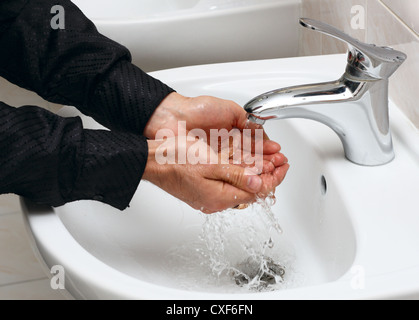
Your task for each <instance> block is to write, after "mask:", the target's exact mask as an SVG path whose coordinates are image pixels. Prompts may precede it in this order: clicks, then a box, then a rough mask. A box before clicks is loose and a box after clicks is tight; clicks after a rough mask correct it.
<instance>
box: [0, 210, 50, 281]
mask: <svg viewBox="0 0 419 320" xmlns="http://www.w3.org/2000/svg"><path fill="white" fill-rule="evenodd" d="M45 276H46V275H45V273H44V271H43V269H42V268H41V265H40V263H39V262H38V260H37V259H36V257H35V255H34V253H33V251H32V248H31V246H30V244H29V241H28V237H27V234H26V230H25V227H24V224H23V218H22V215H21V214H20V213H15V214H8V215H2V216H0V286H1V285H7V284H13V283H16V282H22V281H28V280H33V279H40V278H44V277H45Z"/></svg>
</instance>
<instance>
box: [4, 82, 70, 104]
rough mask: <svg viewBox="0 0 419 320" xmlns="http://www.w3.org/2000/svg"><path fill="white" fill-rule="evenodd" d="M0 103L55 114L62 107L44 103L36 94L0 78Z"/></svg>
mask: <svg viewBox="0 0 419 320" xmlns="http://www.w3.org/2000/svg"><path fill="white" fill-rule="evenodd" d="M0 98H1V99H0V101H1V102H4V103H7V104H8V105H10V106H12V107H20V106H24V105H30V106H39V107H42V108H45V109H47V110H50V111H52V112H57V111H58V110H60V109H61V108H62V106H60V105H57V104H54V103H51V102H48V101H45V100H44V99H42V98H41V97H40V96H38V95H37V94H36V93H34V92H31V91H28V90H25V89H22V88H19V87H18V86H15V85H14V84H11V83H10V82H9V81H7V80H6V79H4V78H2V77H0Z"/></svg>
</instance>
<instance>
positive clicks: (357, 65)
mask: <svg viewBox="0 0 419 320" xmlns="http://www.w3.org/2000/svg"><path fill="white" fill-rule="evenodd" d="M300 24H301V25H302V26H303V27H306V28H309V29H312V30H314V31H318V32H321V33H324V34H326V35H329V36H331V37H334V38H336V39H338V40H341V41H344V42H346V43H347V44H348V46H349V54H348V70H347V71H348V72H349V73H350V74H351V75H352V76H354V77H356V78H362V79H363V78H365V77H367V78H369V79H371V78H373V79H387V78H389V77H390V76H391V75H392V74H393V73H394V72H395V71H396V70H397V69H398V68H399V66H400V65H401V64H402V63H403V62H404V61H405V60H406V59H407V55H406V54H404V53H403V52H400V51H397V50H394V49H392V48H389V47H378V46H376V45H374V44H367V43H363V42H360V41H358V40H357V39H355V38H353V37H351V36H349V35H348V34H346V33H344V32H342V31H340V30H339V29H337V28H335V27H333V26H331V25H329V24H326V23H324V22H320V21H317V20H313V19H308V18H301V19H300ZM363 80H366V79H363Z"/></svg>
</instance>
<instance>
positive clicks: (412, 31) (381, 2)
mask: <svg viewBox="0 0 419 320" xmlns="http://www.w3.org/2000/svg"><path fill="white" fill-rule="evenodd" d="M378 2H379V3H380V4H381V5H382V6H384V8H386V9H387V10H388V11H389V12H390V13H391V14H392V15H393V16H394V17H395V18H396V19H397V20H398V21H399V22H400V23H401V24H403V25H404V27H406V28H407V29H408V31H410V32H411V33H413V35H414V36H415V37H416V38H417V39H418V40H419V34H418V33H417V32H416V31H415V30H413V28H412V27H410V26H409V25H408V24H407V23H406V22H405V21H404V20H403V19H402V18H401V17H400V16H399V15H398V14H396V13H395V12H394V11H393V10H392V9H391V8H390V7H389V6H388V5H386V4H385V3H384V2H383V1H382V0H378Z"/></svg>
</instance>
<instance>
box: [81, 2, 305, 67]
mask: <svg viewBox="0 0 419 320" xmlns="http://www.w3.org/2000/svg"><path fill="white" fill-rule="evenodd" d="M73 2H74V3H75V4H76V5H77V6H79V7H80V9H81V10H82V11H83V12H84V13H85V14H86V15H87V16H88V17H89V18H90V19H92V20H93V22H94V23H95V25H96V26H97V28H98V30H99V31H100V32H101V33H103V34H104V35H106V36H108V37H109V38H111V39H113V40H115V41H118V42H119V43H122V44H123V45H125V46H126V47H127V48H128V49H130V51H131V53H132V56H133V62H134V63H135V64H137V65H138V66H139V67H141V68H142V69H143V70H144V71H154V70H162V69H168V68H174V67H182V66H188V65H199V64H204V63H216V62H231V61H244V60H259V59H270V58H282V57H291V56H296V55H297V54H298V41H299V34H298V32H299V27H298V18H299V14H300V0H120V1H113V0H105V1H104V0H73ZM284 30H285V31H286V32H283V31H284Z"/></svg>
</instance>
